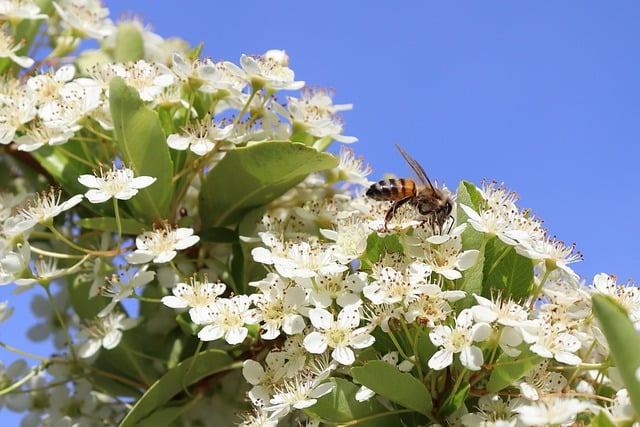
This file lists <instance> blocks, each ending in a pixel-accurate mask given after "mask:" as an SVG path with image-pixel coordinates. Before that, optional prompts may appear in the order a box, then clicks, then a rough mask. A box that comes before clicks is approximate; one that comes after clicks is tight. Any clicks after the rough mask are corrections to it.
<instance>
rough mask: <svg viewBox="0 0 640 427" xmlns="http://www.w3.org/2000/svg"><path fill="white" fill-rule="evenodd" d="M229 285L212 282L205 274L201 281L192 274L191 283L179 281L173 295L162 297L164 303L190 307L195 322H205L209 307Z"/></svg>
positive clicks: (174, 306)
mask: <svg viewBox="0 0 640 427" xmlns="http://www.w3.org/2000/svg"><path fill="white" fill-rule="evenodd" d="M226 289H227V285H225V284H224V283H221V282H217V283H210V282H209V280H208V278H207V277H206V276H205V278H204V281H202V282H201V281H199V280H198V279H197V278H196V276H192V277H191V279H190V281H189V284H187V283H182V282H181V283H178V284H177V285H175V286H174V287H173V290H172V292H173V295H167V296H164V297H162V303H163V304H164V305H166V306H167V307H171V308H187V307H189V316H190V317H191V320H192V321H193V322H194V323H197V324H203V323H205V322H206V319H207V312H208V307H209V305H210V304H213V303H214V302H215V301H216V299H217V297H219V296H220V295H222V294H223V293H224V291H225V290H226Z"/></svg>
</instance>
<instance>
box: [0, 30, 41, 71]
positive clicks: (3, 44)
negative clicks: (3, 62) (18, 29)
mask: <svg viewBox="0 0 640 427" xmlns="http://www.w3.org/2000/svg"><path fill="white" fill-rule="evenodd" d="M22 46H23V43H14V40H13V37H11V36H10V35H9V34H8V33H6V32H5V31H0V58H9V59H10V60H11V61H13V62H15V63H16V64H18V65H19V66H21V67H22V68H29V67H31V66H32V65H33V63H34V62H35V61H34V60H33V59H32V58H29V57H28V56H19V55H17V54H16V52H18V51H19V50H20V49H22Z"/></svg>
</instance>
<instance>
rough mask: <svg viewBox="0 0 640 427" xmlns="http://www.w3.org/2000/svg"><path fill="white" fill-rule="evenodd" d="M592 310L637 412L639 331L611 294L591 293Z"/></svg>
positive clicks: (639, 403)
mask: <svg viewBox="0 0 640 427" xmlns="http://www.w3.org/2000/svg"><path fill="white" fill-rule="evenodd" d="M592 303H593V312H594V314H595V315H596V317H597V318H598V320H599V321H600V325H601V326H602V332H603V333H604V336H605V337H606V338H607V342H608V343H609V348H610V349H611V357H612V358H613V361H614V362H615V364H616V367H617V368H618V370H619V371H620V378H622V382H623V383H624V385H625V386H626V387H627V391H628V392H629V398H630V399H631V404H632V405H633V408H634V410H635V412H636V414H640V382H639V381H638V380H637V375H638V369H640V335H638V331H637V330H636V328H635V327H634V326H633V323H632V322H631V320H629V315H628V313H627V311H626V310H625V309H624V308H622V307H621V306H620V305H619V304H617V303H616V302H615V301H614V300H613V299H612V298H611V297H608V296H604V295H594V296H593V298H592Z"/></svg>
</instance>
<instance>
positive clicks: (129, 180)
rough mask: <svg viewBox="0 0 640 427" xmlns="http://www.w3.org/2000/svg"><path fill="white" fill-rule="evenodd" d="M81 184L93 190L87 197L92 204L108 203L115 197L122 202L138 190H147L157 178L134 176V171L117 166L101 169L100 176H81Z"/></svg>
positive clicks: (79, 179) (87, 193)
mask: <svg viewBox="0 0 640 427" xmlns="http://www.w3.org/2000/svg"><path fill="white" fill-rule="evenodd" d="M78 181H79V182H80V184H82V185H84V186H85V187H89V188H91V190H89V191H87V192H86V194H85V197H86V198H87V199H89V201H90V202H91V203H102V202H106V201H107V200H109V199H110V198H112V197H114V198H116V199H120V200H129V199H130V198H132V197H133V196H135V195H136V194H138V190H140V189H142V188H146V187H148V186H150V185H151V184H153V183H154V182H155V181H156V178H155V177H150V176H138V177H135V178H134V176H133V170H131V169H129V168H127V167H121V168H116V166H115V165H113V167H112V168H111V169H110V170H106V171H105V170H104V169H102V168H100V176H97V175H80V176H79V177H78Z"/></svg>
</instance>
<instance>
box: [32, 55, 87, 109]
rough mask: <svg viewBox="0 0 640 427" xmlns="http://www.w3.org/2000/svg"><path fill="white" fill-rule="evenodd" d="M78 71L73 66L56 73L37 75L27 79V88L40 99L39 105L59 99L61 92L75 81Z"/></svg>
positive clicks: (60, 69) (67, 66) (58, 70)
mask: <svg viewBox="0 0 640 427" xmlns="http://www.w3.org/2000/svg"><path fill="white" fill-rule="evenodd" d="M75 72H76V69H75V67H74V66H73V65H72V64H67V65H63V66H62V67H60V68H58V69H57V70H56V71H55V72H52V71H50V72H46V73H41V74H36V75H35V76H31V77H29V78H28V79H27V88H28V89H29V91H30V92H31V93H33V94H34V95H35V96H36V97H37V98H38V103H40V104H43V103H45V102H48V101H53V100H54V99H58V97H59V96H60V90H61V89H62V88H63V87H64V85H65V84H66V83H67V82H69V81H71V80H72V79H73V76H74V75H75Z"/></svg>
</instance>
